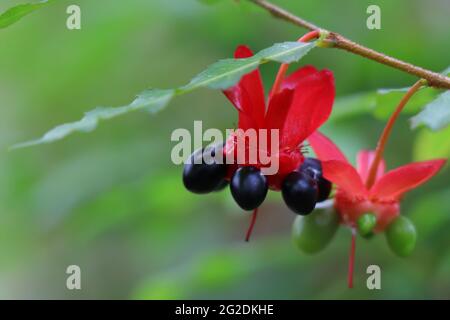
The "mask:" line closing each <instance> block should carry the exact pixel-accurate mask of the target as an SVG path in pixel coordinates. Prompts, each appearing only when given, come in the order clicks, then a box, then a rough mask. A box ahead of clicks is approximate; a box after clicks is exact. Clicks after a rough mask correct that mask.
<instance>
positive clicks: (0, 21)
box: [0, 0, 54, 29]
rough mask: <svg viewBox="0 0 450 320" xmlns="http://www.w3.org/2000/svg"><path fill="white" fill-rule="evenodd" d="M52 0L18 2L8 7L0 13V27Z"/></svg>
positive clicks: (10, 23)
mask: <svg viewBox="0 0 450 320" xmlns="http://www.w3.org/2000/svg"><path fill="white" fill-rule="evenodd" d="M53 1H54V0H42V1H39V2H36V3H26V4H19V5H17V6H15V7H12V8H9V9H8V10H6V11H5V12H3V13H2V14H1V15H0V29H3V28H6V27H8V26H10V25H12V24H13V23H15V22H17V21H19V20H20V19H22V18H23V17H24V16H26V15H28V14H30V13H32V12H34V11H36V10H38V9H40V8H42V7H44V6H46V5H48V4H50V3H51V2H53Z"/></svg>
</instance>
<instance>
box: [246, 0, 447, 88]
mask: <svg viewBox="0 0 450 320" xmlns="http://www.w3.org/2000/svg"><path fill="white" fill-rule="evenodd" d="M250 1H252V2H253V3H254V4H255V5H257V6H260V7H261V8H264V9H265V10H267V11H269V12H270V13H271V14H272V15H273V16H275V17H277V18H280V19H283V20H286V21H288V22H290V23H293V24H295V25H297V26H300V27H302V28H306V29H308V30H320V29H321V28H320V27H318V26H316V25H314V24H312V23H311V22H309V21H306V20H304V19H302V18H300V17H297V16H296V15H294V14H292V13H290V12H289V11H287V10H284V9H282V8H280V7H278V6H276V5H274V4H272V3H270V2H268V1H266V0H250ZM323 43H324V44H325V45H327V46H330V47H334V48H338V49H342V50H345V51H348V52H351V53H354V54H357V55H359V56H362V57H364V58H367V59H370V60H373V61H376V62H378V63H381V64H384V65H387V66H389V67H392V68H395V69H398V70H401V71H403V72H406V73H409V74H412V75H415V76H417V77H419V78H423V79H426V80H427V84H428V85H429V86H430V87H435V88H443V89H450V78H449V77H446V76H444V75H442V74H439V73H436V72H433V71H430V70H427V69H424V68H421V67H418V66H415V65H413V64H410V63H407V62H404V61H402V60H399V59H396V58H393V57H390V56H388V55H385V54H383V53H380V52H377V51H375V50H372V49H369V48H367V47H365V46H363V45H361V44H358V43H356V42H353V41H351V40H349V39H347V38H345V37H344V36H342V35H340V34H338V33H335V32H330V34H329V35H328V37H327V38H326V39H324V40H323Z"/></svg>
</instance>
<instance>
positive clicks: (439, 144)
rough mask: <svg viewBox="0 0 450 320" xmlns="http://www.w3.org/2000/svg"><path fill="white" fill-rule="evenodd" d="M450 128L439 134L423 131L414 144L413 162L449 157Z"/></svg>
mask: <svg viewBox="0 0 450 320" xmlns="http://www.w3.org/2000/svg"><path fill="white" fill-rule="evenodd" d="M449 141H450V127H447V128H445V129H444V130H441V131H439V132H433V131H430V130H428V129H423V130H421V131H420V132H419V134H418V136H417V138H416V141H415V144H414V153H413V156H414V160H415V161H425V160H431V159H435V158H449V157H450V143H449Z"/></svg>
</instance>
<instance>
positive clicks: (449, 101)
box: [411, 91, 450, 131]
mask: <svg viewBox="0 0 450 320" xmlns="http://www.w3.org/2000/svg"><path fill="white" fill-rule="evenodd" d="M449 122H450V91H445V92H444V93H442V94H440V95H439V96H438V97H437V98H436V99H435V100H433V101H432V102H430V103H429V104H428V105H427V106H425V108H424V109H423V110H422V112H420V113H419V114H418V115H416V116H414V117H412V118H411V127H412V128H413V129H415V128H417V127H418V126H420V125H425V126H427V127H429V128H430V129H431V130H434V131H437V130H440V129H443V128H445V127H446V126H447V125H448V124H449Z"/></svg>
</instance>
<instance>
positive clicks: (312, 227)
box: [292, 208, 339, 254]
mask: <svg viewBox="0 0 450 320" xmlns="http://www.w3.org/2000/svg"><path fill="white" fill-rule="evenodd" d="M338 227H339V216H338V214H337V213H336V211H334V209H333V208H326V209H315V210H314V211H313V212H312V213H311V214H309V215H307V216H298V217H297V218H296V219H295V221H294V224H293V226H292V238H293V240H294V243H295V245H296V246H297V247H298V248H299V249H300V250H301V251H303V252H305V253H309V254H313V253H317V252H319V251H321V250H323V249H325V247H326V246H327V245H328V244H329V243H330V242H331V239H333V236H334V235H335V233H336V230H337V229H338Z"/></svg>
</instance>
